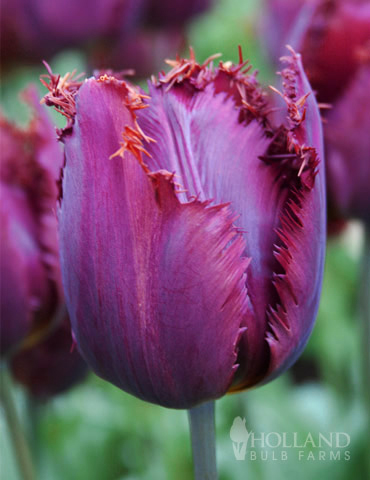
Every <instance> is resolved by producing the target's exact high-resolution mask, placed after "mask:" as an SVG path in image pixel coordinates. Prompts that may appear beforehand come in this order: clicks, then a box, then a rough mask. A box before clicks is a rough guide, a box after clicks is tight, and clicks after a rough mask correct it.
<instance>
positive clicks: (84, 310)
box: [46, 52, 325, 408]
mask: <svg viewBox="0 0 370 480" xmlns="http://www.w3.org/2000/svg"><path fill="white" fill-rule="evenodd" d="M214 58H216V56H214V57H211V58H210V59H208V60H207V61H206V62H205V63H204V64H203V65H199V64H198V63H197V62H196V61H195V57H194V55H193V53H192V52H191V56H190V59H188V60H186V59H180V58H177V59H176V60H175V61H170V62H169V63H170V65H171V66H172V70H171V71H170V72H169V73H167V74H164V73H163V74H160V76H159V78H158V79H156V78H153V79H152V81H151V82H150V85H149V87H150V97H148V96H146V95H144V94H143V92H141V91H139V90H138V89H136V88H134V87H133V86H132V85H129V84H128V83H127V82H124V81H122V80H119V79H117V78H114V77H109V76H103V77H101V78H99V79H89V80H87V81H85V83H83V84H82V85H79V86H78V87H77V88H76V86H75V85H71V89H69V87H68V88H67V89H66V88H65V87H66V83H65V82H62V83H60V79H58V81H56V78H57V77H56V76H51V82H54V83H53V85H54V86H55V87H56V88H51V84H49V90H50V93H49V94H48V95H47V96H46V103H48V104H49V105H54V106H56V107H57V108H59V109H62V110H64V112H67V114H68V115H69V124H68V128H67V130H64V132H63V133H62V140H63V142H64V144H65V154H66V165H65V168H64V171H63V198H62V203H61V210H60V212H59V218H60V237H61V252H62V271H63V280H64V286H65V290H66V297H67V305H68V309H69V312H70V315H71V321H72V326H73V330H74V333H75V335H76V339H77V343H78V345H79V348H80V350H81V352H82V354H83V355H84V357H85V359H86V360H87V362H88V364H89V365H91V366H92V368H93V369H94V370H95V372H96V373H98V375H100V376H102V377H103V378H105V379H107V380H109V381H111V382H112V383H114V384H116V385H118V386H119V387H121V388H122V389H124V390H126V391H128V392H129V393H132V394H134V395H136V396H138V397H140V398H142V399H145V400H148V401H151V402H154V403H158V404H161V405H164V406H169V407H174V408H190V407H192V406H194V405H196V404H198V403H201V402H203V401H206V400H209V399H211V398H218V397H219V396H221V395H223V394H224V393H225V392H226V391H227V390H228V389H231V390H239V389H242V388H245V387H249V386H252V385H255V384H256V383H259V382H261V381H263V380H265V381H267V380H268V379H271V378H273V376H276V375H277V374H278V373H280V372H281V371H283V370H284V369H285V368H287V367H288V366H289V365H290V364H291V363H292V362H293V361H294V360H295V358H296V357H297V356H298V354H299V353H300V351H301V350H302V348H303V345H304V343H305V342H306V340H307V338H308V335H309V332H310V331H311V328H312V324H313V321H314V317H315V314H316V310H317V306H318V298H319V293H320V287H321V276H322V270H323V257H324V246H325V195H324V181H323V175H324V173H323V169H322V168H318V162H319V160H320V161H322V160H323V157H322V139H321V128H320V119H319V114H318V110H317V105H316V103H315V98H314V96H313V95H312V94H311V89H310V87H309V85H308V83H307V80H306V77H305V76H304V73H303V70H302V66H301V62H300V58H299V56H298V55H296V54H295V53H294V52H292V56H291V57H289V58H287V62H288V67H287V68H286V69H285V70H284V71H283V77H284V81H285V86H284V92H283V94H282V95H283V98H284V99H285V101H286V104H287V108H286V112H287V116H286V121H285V122H284V124H283V125H279V126H277V127H276V126H274V125H273V124H272V122H271V121H270V118H269V117H270V112H271V110H272V106H271V105H270V103H269V100H268V96H267V94H266V92H264V90H263V89H262V88H261V87H260V86H259V85H258V82H257V80H256V76H255V74H252V73H249V71H250V67H248V66H247V62H244V61H243V59H242V57H241V58H240V63H239V64H238V65H232V64H231V63H229V62H225V63H223V62H220V65H219V66H218V67H217V68H214V67H213V60H214ZM64 78H68V77H64Z"/></svg>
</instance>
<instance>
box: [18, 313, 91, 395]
mask: <svg viewBox="0 0 370 480" xmlns="http://www.w3.org/2000/svg"><path fill="white" fill-rule="evenodd" d="M72 346H73V341H72V336H71V326H70V323H69V319H68V315H65V316H64V318H63V321H62V322H61V324H60V325H58V326H56V327H55V329H54V330H53V331H52V332H51V333H50V334H49V335H48V336H47V337H46V338H45V339H44V340H43V341H41V342H39V343H38V344H37V345H34V346H32V347H30V348H28V349H23V350H22V351H21V352H19V353H17V354H16V355H14V357H13V358H12V359H11V363H10V368H11V372H12V375H13V377H14V378H15V379H16V380H17V382H19V383H20V384H22V385H23V386H24V387H25V388H26V389H27V391H28V392H29V393H30V394H31V395H32V396H33V397H35V398H37V399H39V400H41V401H42V400H47V399H49V398H51V397H53V396H55V395H58V394H60V393H63V392H65V391H66V390H68V389H70V388H71V387H72V386H74V385H75V384H77V383H79V382H80V381H82V380H83V379H84V377H85V376H86V374H87V366H86V363H85V362H84V360H83V359H82V357H81V356H80V354H79V353H78V351H77V349H76V348H74V349H72Z"/></svg>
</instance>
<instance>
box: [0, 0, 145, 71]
mask: <svg viewBox="0 0 370 480" xmlns="http://www.w3.org/2000/svg"><path fill="white" fill-rule="evenodd" d="M144 1H145V0H104V1H102V0H93V1H91V0H64V1H63V2H60V1H53V2H50V1H49V0H3V1H2V2H1V16H0V19H1V20H0V21H1V29H0V31H1V44H2V52H1V57H2V61H1V63H2V64H7V63H11V62H14V61H19V60H20V59H22V60H23V61H36V62H40V61H41V60H42V59H43V58H49V57H50V56H52V55H54V54H55V53H57V52H58V51H60V50H63V49H64V48H71V47H81V46H84V47H87V46H90V47H91V46H92V44H94V43H95V42H97V41H99V40H102V39H105V40H109V39H110V38H114V37H115V36H116V35H119V34H120V32H121V31H122V30H123V29H124V30H126V31H129V30H130V29H131V28H133V26H134V25H136V19H137V16H138V14H139V12H140V10H141V9H142V7H143V5H144Z"/></svg>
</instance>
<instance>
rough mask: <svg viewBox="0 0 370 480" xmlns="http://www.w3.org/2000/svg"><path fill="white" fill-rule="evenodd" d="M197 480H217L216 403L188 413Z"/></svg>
mask: <svg viewBox="0 0 370 480" xmlns="http://www.w3.org/2000/svg"><path fill="white" fill-rule="evenodd" d="M188 414H189V424H190V435H191V446H192V451H193V463H194V476H195V480H217V466H216V435H215V402H214V401H212V402H207V403H203V404H201V405H199V406H197V407H194V408H191V409H190V410H189V411H188Z"/></svg>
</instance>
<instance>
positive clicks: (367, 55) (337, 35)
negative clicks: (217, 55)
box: [263, 0, 370, 227]
mask: <svg viewBox="0 0 370 480" xmlns="http://www.w3.org/2000/svg"><path fill="white" fill-rule="evenodd" d="M288 3H294V4H295V8H294V12H293V9H292V7H289V6H288ZM266 6H267V7H268V8H267V9H266V19H267V20H265V29H264V35H263V37H264V39H266V41H267V45H268V46H269V50H270V51H271V53H272V55H273V58H274V60H275V61H277V59H278V57H279V56H280V55H281V53H282V52H283V48H284V45H285V44H286V43H289V44H290V45H292V46H293V48H295V49H296V50H298V51H300V52H301V53H302V58H303V64H304V68H305V71H306V73H307V76H308V78H309V80H310V83H311V85H312V88H313V89H314V90H315V92H316V93H317V97H318V100H319V101H320V102H324V103H330V104H331V109H330V110H329V111H328V112H327V113H326V114H325V120H326V122H325V127H324V138H325V148H326V160H327V162H326V165H327V181H328V195H329V219H330V220H333V221H334V222H335V223H337V222H338V220H339V222H340V221H342V222H343V220H341V219H343V218H347V219H348V218H351V217H354V218H359V219H361V220H363V221H365V222H366V223H367V225H370V195H369V184H370V153H369V152H370V140H369V135H368V131H369V129H370V118H369V114H368V112H369V108H370V96H369V85H370V62H369V59H370V3H369V2H368V1H367V0H336V1H334V0H300V1H299V2H285V0H267V2H266ZM292 12H293V13H292ZM287 18H289V22H288V21H286V19H287ZM272 23H276V24H278V25H281V24H282V25H283V26H284V27H283V28H282V29H281V30H282V32H281V35H280V37H279V39H278V38H276V36H275V35H273V34H270V30H269V29H267V27H269V26H271V24H272ZM329 227H331V225H330V224H329Z"/></svg>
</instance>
